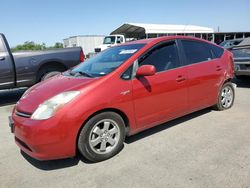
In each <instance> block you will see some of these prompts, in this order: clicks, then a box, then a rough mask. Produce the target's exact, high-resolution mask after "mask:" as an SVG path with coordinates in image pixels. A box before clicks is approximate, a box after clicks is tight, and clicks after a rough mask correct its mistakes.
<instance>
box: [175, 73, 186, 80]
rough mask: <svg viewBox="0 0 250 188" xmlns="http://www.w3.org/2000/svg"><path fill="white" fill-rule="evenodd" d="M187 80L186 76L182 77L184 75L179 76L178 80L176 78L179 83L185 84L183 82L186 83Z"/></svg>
mask: <svg viewBox="0 0 250 188" xmlns="http://www.w3.org/2000/svg"><path fill="white" fill-rule="evenodd" d="M185 80H186V78H185V77H184V76H182V75H179V76H178V77H177V78H176V81H177V82H183V81H185Z"/></svg>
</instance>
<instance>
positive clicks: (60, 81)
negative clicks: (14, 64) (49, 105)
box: [16, 75, 98, 114]
mask: <svg viewBox="0 0 250 188" xmlns="http://www.w3.org/2000/svg"><path fill="white" fill-rule="evenodd" d="M97 80H98V78H87V77H86V78H85V77H67V76H63V75H59V76H55V77H53V78H51V79H48V80H46V81H44V82H41V83H38V84H36V85H34V86H33V87H31V88H30V89H28V90H27V92H26V93H25V94H24V95H23V96H22V98H21V99H20V100H19V101H18V103H17V105H16V110H17V111H20V112H23V113H28V114H32V113H33V112H34V111H35V110H36V109H37V107H38V106H39V105H40V104H42V103H43V102H44V101H46V100H48V99H50V98H52V97H54V96H56V95H58V94H60V93H62V92H65V91H73V90H81V89H82V88H84V87H86V86H88V85H90V84H91V83H93V82H95V81H97Z"/></svg>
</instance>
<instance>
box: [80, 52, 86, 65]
mask: <svg viewBox="0 0 250 188" xmlns="http://www.w3.org/2000/svg"><path fill="white" fill-rule="evenodd" d="M84 59H85V56H84V53H83V51H82V50H81V52H80V62H84Z"/></svg>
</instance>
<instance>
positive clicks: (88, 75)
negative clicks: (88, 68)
mask: <svg viewBox="0 0 250 188" xmlns="http://www.w3.org/2000/svg"><path fill="white" fill-rule="evenodd" d="M76 74H80V75H82V76H86V77H90V78H93V76H92V75H91V74H89V73H86V72H83V71H77V72H75V75H76Z"/></svg>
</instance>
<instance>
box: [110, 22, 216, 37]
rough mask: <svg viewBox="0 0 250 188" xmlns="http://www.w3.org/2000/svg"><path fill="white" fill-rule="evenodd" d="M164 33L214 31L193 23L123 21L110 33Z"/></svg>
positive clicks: (139, 34) (140, 34) (129, 34)
mask: <svg viewBox="0 0 250 188" xmlns="http://www.w3.org/2000/svg"><path fill="white" fill-rule="evenodd" d="M166 33H214V30H213V29H212V28H208V27H200V26H195V25H166V24H143V23H125V24H123V25H122V26H120V27H118V28H117V29H115V30H114V31H113V32H111V34H112V35H113V34H126V36H127V35H128V36H127V37H130V36H133V35H134V36H136V35H138V36H139V37H140V36H142V35H145V34H166Z"/></svg>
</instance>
